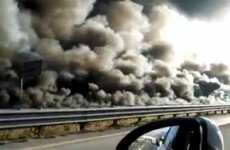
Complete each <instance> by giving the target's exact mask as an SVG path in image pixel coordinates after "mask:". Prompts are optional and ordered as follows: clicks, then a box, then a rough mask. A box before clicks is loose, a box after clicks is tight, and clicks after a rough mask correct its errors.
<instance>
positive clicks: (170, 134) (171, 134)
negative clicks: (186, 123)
mask: <svg viewBox="0 0 230 150" xmlns="http://www.w3.org/2000/svg"><path fill="white" fill-rule="evenodd" d="M178 129H179V126H175V127H171V128H170V129H169V131H168V133H167V134H166V136H165V139H164V142H163V143H164V145H165V146H166V147H171V146H172V143H173V140H174V139H175V137H176V135H177V132H178Z"/></svg>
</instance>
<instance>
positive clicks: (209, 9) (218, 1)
mask: <svg viewBox="0 0 230 150" xmlns="http://www.w3.org/2000/svg"><path fill="white" fill-rule="evenodd" d="M169 2H170V3H172V4H173V5H174V6H176V7H177V8H178V9H179V10H180V11H182V12H183V13H185V14H186V15H188V16H190V17H201V18H208V17H213V16H216V15H219V14H221V13H223V12H224V11H226V10H227V8H228V7H227V6H229V4H230V1H229V0H169Z"/></svg>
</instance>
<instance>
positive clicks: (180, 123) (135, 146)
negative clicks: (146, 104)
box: [116, 118, 223, 150]
mask: <svg viewBox="0 0 230 150" xmlns="http://www.w3.org/2000/svg"><path fill="white" fill-rule="evenodd" d="M209 135H212V136H213V135H217V136H219V137H220V138H219V139H220V140H219V142H217V143H215V145H213V144H214V143H213V142H210V141H209V140H210V137H209ZM221 137H222V134H221V133H220V132H219V128H218V126H216V125H215V124H213V122H211V121H210V120H208V119H206V118H172V119H166V120H160V121H156V122H152V123H149V124H146V125H144V126H141V127H139V128H137V129H135V130H133V131H132V132H130V133H129V134H128V135H127V136H125V137H124V138H123V139H122V140H121V141H120V143H119V144H118V145H117V148H116V149H117V150H148V149H158V148H159V149H167V150H169V149H180V150H187V149H196V150H209V149H210V150H211V149H212V146H213V147H218V149H219V150H223V140H221ZM212 138H213V137H212ZM215 138H216V137H215Z"/></svg>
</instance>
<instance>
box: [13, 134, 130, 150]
mask: <svg viewBox="0 0 230 150" xmlns="http://www.w3.org/2000/svg"><path fill="white" fill-rule="evenodd" d="M128 133H129V132H121V133H115V134H112V135H110V134H108V135H103V136H97V137H92V138H85V139H78V140H72V141H65V142H59V143H54V144H47V145H43V146H34V147H28V148H23V149H17V150H40V149H45V148H53V147H57V146H63V145H68V144H76V143H83V142H87V141H93V140H98V139H104V138H109V137H115V136H120V135H126V134H128Z"/></svg>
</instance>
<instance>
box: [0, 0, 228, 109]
mask: <svg viewBox="0 0 230 150" xmlns="http://www.w3.org/2000/svg"><path fill="white" fill-rule="evenodd" d="M207 4H209V5H210V7H209V8H210V9H208V8H207V9H206V7H205V6H206V5H207ZM223 4H225V1H223V2H220V3H216V2H214V1H211V0H210V2H209V1H208V0H205V1H204V2H199V4H198V2H195V1H193V2H182V1H178V0H172V1H167V2H164V1H158V0H155V1H148V0H145V1H139V0H135V1H131V0H125V1H116V0H110V1H105V0H34V1H30V0H17V1H16V0H1V1H0V19H1V22H0V108H18V107H21V108H38V109H40V108H88V107H113V106H149V105H189V104H215V103H227V102H226V99H225V97H226V96H227V91H228V89H230V87H229V83H230V72H229V64H228V58H224V59H223V60H224V61H223V62H221V60H222V57H221V56H220V53H221V51H224V50H226V48H227V47H228V43H229V42H227V41H218V39H224V38H225V37H228V36H227V35H226V36H224V35H225V33H228V32H225V30H227V28H224V27H228V26H227V25H228V24H227V25H226V24H225V25H224V26H222V24H221V25H220V24H218V23H217V24H215V23H213V22H211V23H209V22H207V20H205V21H204V20H200V19H197V20H195V21H194V20H193V19H192V20H191V19H190V18H188V17H194V16H195V17H197V18H203V15H204V16H207V15H209V14H210V11H213V10H214V6H216V8H220V5H223ZM188 6H189V7H188ZM198 6H199V7H198ZM218 10H220V9H218ZM213 13H214V12H213ZM204 27H207V28H204ZM214 27H215V28H214ZM221 27H222V28H221ZM201 29H202V30H201ZM214 29H215V30H214ZM221 29H225V30H221ZM223 31H224V32H223ZM227 31H228V30H227ZM210 34H211V35H212V34H213V35H212V36H210ZM222 34H223V35H222ZM207 37H211V39H208V38H207ZM220 37H221V38H220ZM222 37H223V38H222ZM205 39H206V40H207V41H206V40H205ZM226 39H228V38H226ZM229 47H230V46H229ZM201 50H202V51H201ZM213 56H215V58H212V57H213ZM219 58H221V59H219ZM36 60H43V66H42V72H41V74H40V75H38V76H30V77H26V78H24V85H23V89H22V92H21V90H20V81H21V76H22V70H23V68H22V66H23V64H24V63H28V62H32V61H36ZM216 60H218V61H216Z"/></svg>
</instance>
